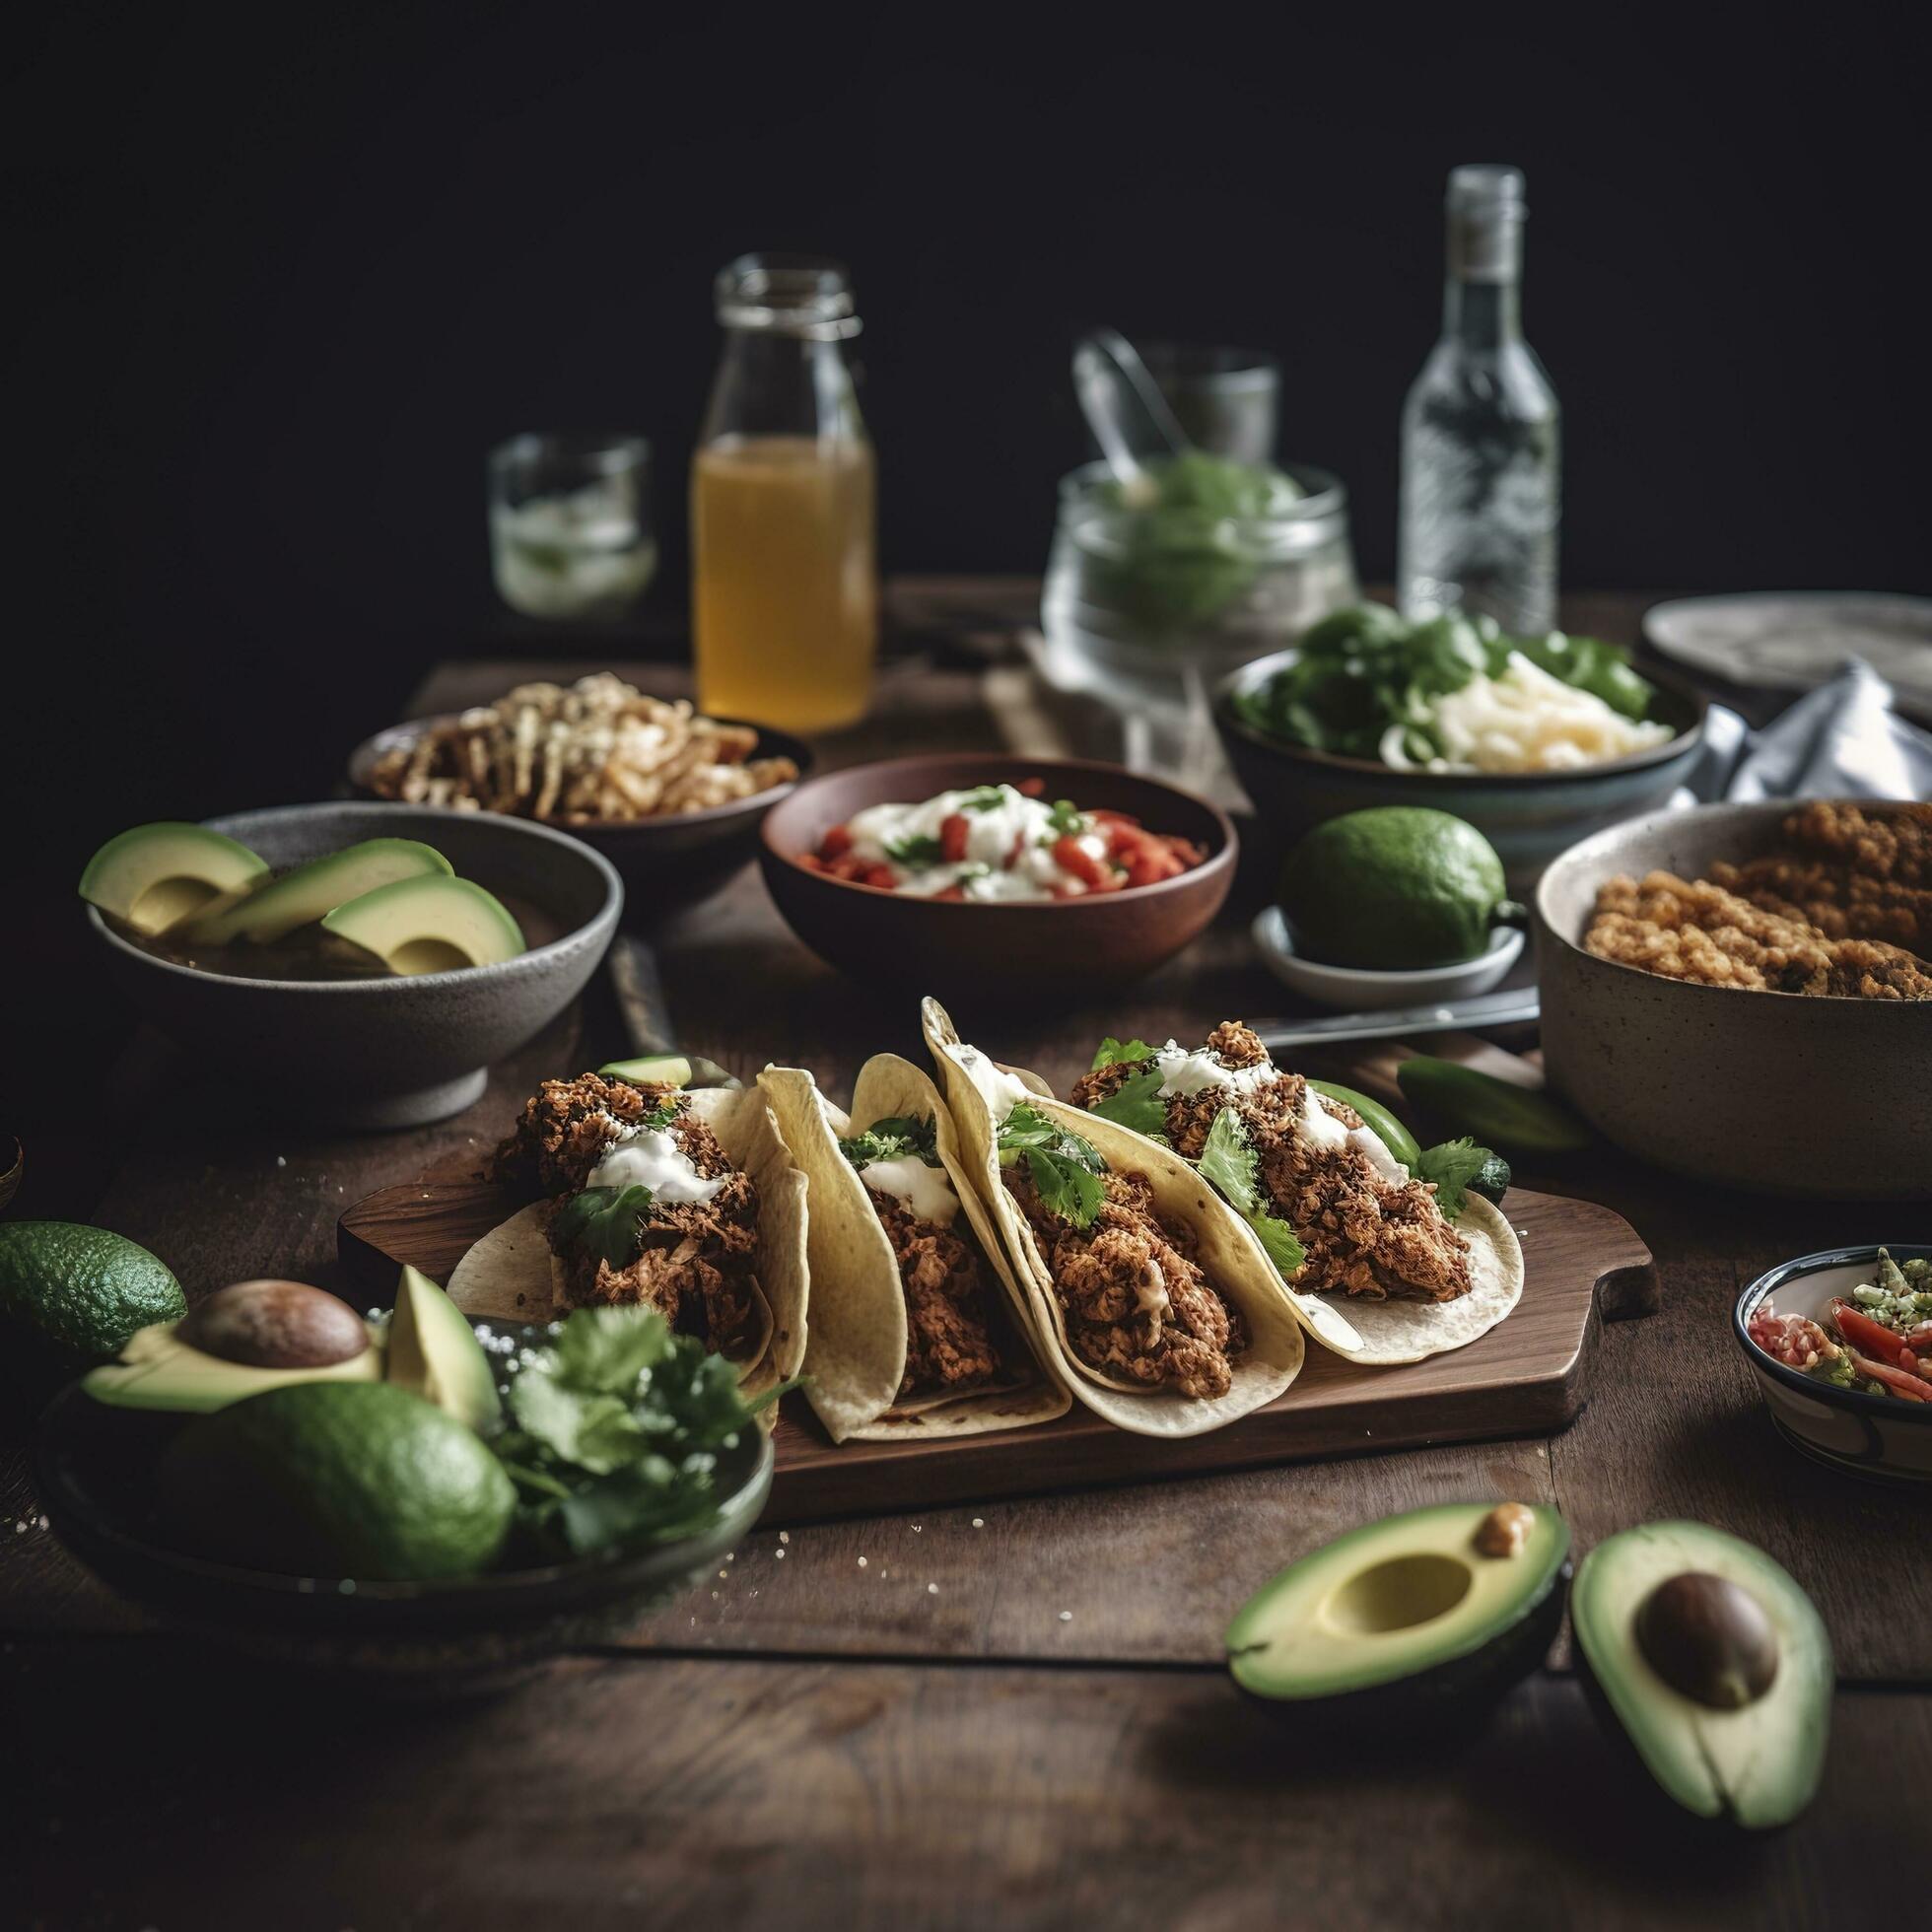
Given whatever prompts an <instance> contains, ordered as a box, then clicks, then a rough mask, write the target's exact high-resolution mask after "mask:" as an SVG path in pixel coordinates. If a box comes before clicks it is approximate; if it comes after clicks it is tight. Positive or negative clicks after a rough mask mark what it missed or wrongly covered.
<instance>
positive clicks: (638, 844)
mask: <svg viewBox="0 0 1932 1932" xmlns="http://www.w3.org/2000/svg"><path fill="white" fill-rule="evenodd" d="M454 722H455V720H454V715H453V714H449V715H446V716H444V717H441V718H419V719H416V720H414V721H412V722H411V723H409V724H392V725H390V726H389V728H388V729H387V730H386V731H378V732H377V733H376V735H375V736H374V737H373V738H365V739H364V740H363V742H362V743H361V744H359V745H357V747H356V748H355V750H354V751H353V752H351V753H350V755H349V784H350V786H351V787H352V788H353V789H354V791H355V792H356V793H357V795H358V796H359V797H364V798H371V797H374V796H375V794H374V793H372V792H371V791H370V789H369V777H370V773H371V772H373V771H374V770H375V768H376V761H377V760H378V759H379V758H380V757H381V756H382V755H383V754H384V753H385V752H389V751H393V750H394V749H395V748H396V747H397V746H399V745H401V746H407V745H411V744H414V743H415V741H416V740H417V739H418V738H419V737H421V736H422V734H423V733H424V732H425V731H427V730H430V729H432V728H433V727H435V726H436V725H439V724H453V723H454ZM719 722H720V723H721V724H737V723H740V722H741V721H739V720H737V719H729V718H727V719H721V720H720V721H719ZM749 728H750V729H752V730H754V731H756V732H757V733H758V742H757V744H755V745H754V746H753V747H752V751H751V755H752V757H754V758H789V759H791V760H792V762H793V764H794V765H796V766H797V768H798V775H799V778H800V779H803V778H806V777H808V776H809V775H810V773H811V767H812V754H811V748H810V747H809V746H808V745H806V744H804V743H802V742H801V741H800V740H799V739H797V738H794V737H790V736H788V735H787V734H786V733H785V732H784V731H775V730H773V729H772V727H771V726H770V725H768V724H753V725H750V726H749ZM795 784H796V782H795V781H793V782H791V783H787V784H785V785H775V786H773V787H772V788H771V789H770V790H769V791H766V792H755V793H752V795H751V796H750V797H749V798H733V799H732V800H731V801H730V802H729V803H728V804H723V805H712V806H709V807H707V808H706V809H705V810H704V811H688V812H679V813H676V814H675V815H674V816H672V817H669V818H644V819H636V820H624V819H595V820H592V821H590V822H589V823H587V824H583V825H571V826H567V827H563V828H561V829H563V830H566V831H568V832H569V834H570V836H571V837H572V838H574V839H582V840H583V841H584V843H585V844H586V845H587V846H588V847H589V848H590V849H591V850H592V851H593V852H597V853H601V854H602V855H603V857H604V858H605V859H607V860H609V861H610V862H611V864H613V865H614V866H615V867H616V868H617V873H618V876H619V877H620V878H622V879H623V881H624V888H625V890H626V892H628V893H629V895H630V900H629V904H630V914H631V920H632V922H633V923H634V924H638V925H644V924H648V923H649V922H651V921H652V920H654V919H657V918H661V917H662V916H663V915H664V914H666V913H673V912H677V911H679V910H680V909H681V908H683V907H685V906H690V905H695V904H696V903H697V902H698V901H699V900H700V899H704V898H707V897H709V896H710V895H711V894H712V893H714V892H716V891H717V890H718V888H719V887H720V886H722V885H724V882H725V881H726V880H727V879H729V878H730V877H731V876H732V875H733V874H734V873H735V872H736V871H737V870H738V868H739V867H740V866H741V865H744V864H745V863H747V862H749V860H750V858H751V855H752V854H753V852H755V851H756V850H757V845H758V821H759V820H760V819H761V818H763V817H764V815H765V813H766V812H767V811H768V810H769V809H770V808H771V807H772V806H773V805H774V804H776V803H778V802H779V800H780V799H782V798H786V797H789V796H790V795H791V793H792V792H793V790H794V789H795ZM380 802H381V803H383V804H385V805H386V804H389V801H388V800H386V799H384V800H381V801H380ZM389 808H390V809H392V810H396V811H405V810H413V809H414V807H412V806H404V805H390V806H389ZM473 815H474V816H478V817H483V816H496V815H497V814H493V813H492V814H486V813H477V814H473ZM511 822H512V823H513V824H527V823H529V822H530V821H528V820H526V819H513V820H512V821H511Z"/></svg>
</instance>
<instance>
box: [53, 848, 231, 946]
mask: <svg viewBox="0 0 1932 1932" xmlns="http://www.w3.org/2000/svg"><path fill="white" fill-rule="evenodd" d="M267 876H268V862H267V861H266V860H265V859H262V858H260V857H259V856H258V855H257V854H255V853H252V852H250V851H249V850H248V848H247V847H246V846H244V845H242V844H241V843H240V842H239V841H237V840H235V839H230V838H225V837H223V835H222V834H221V833H219V832H211V831H209V829H208V828H207V827H206V826H205V825H190V824H187V823H186V822H185V821H181V820H174V819H163V820H161V821H159V822H157V823H156V824H153V825H137V826H135V827H134V828H133V829H132V830H131V831H127V832H122V833H120V834H119V835H118V836H117V837H115V838H111V839H109V840H108V841H107V843H106V844H105V845H104V846H103V847H102V848H101V850H100V851H99V852H97V853H96V854H95V855H94V857H93V858H92V859H90V860H89V861H88V862H87V869H86V870H85V871H83V872H82V874H81V897H82V898H83V899H85V900H86V901H87V902H88V903H89V905H92V906H99V907H100V908H101V910H102V911H103V912H104V913H111V914H112V915H113V916H114V918H116V919H118V920H120V921H122V922H123V923H124V924H126V925H128V926H131V927H133V929H134V930H135V931H137V932H145V933H147V934H148V935H149V936H150V937H152V936H153V935H154V934H156V933H158V932H167V931H171V930H172V929H173V928H174V927H176V926H178V925H180V924H181V922H182V921H183V920H186V919H190V918H193V917H195V916H196V915H198V914H201V913H204V912H206V911H207V910H208V908H209V907H210V906H211V905H212V904H214V903H215V902H217V901H222V902H228V901H231V900H233V899H234V898H235V897H236V895H242V896H246V894H247V892H248V890H249V889H250V888H251V887H253V886H255V885H258V884H260V882H261V881H262V880H263V879H265V878H266V877H267Z"/></svg>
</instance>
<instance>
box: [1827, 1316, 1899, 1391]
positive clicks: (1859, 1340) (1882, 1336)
mask: <svg viewBox="0 0 1932 1932" xmlns="http://www.w3.org/2000/svg"><path fill="white" fill-rule="evenodd" d="M1831 1320H1832V1321H1833V1322H1834V1323H1835V1324H1836V1325H1837V1330H1838V1333H1839V1334H1840V1335H1841V1336H1843V1337H1844V1339H1845V1340H1846V1341H1847V1342H1848V1343H1850V1344H1851V1345H1852V1346H1853V1347H1854V1348H1862V1349H1864V1351H1865V1352H1866V1353H1867V1354H1868V1355H1876V1356H1878V1358H1879V1360H1880V1361H1884V1362H1897V1365H1898V1366H1899V1367H1900V1368H1902V1369H1904V1370H1905V1372H1906V1373H1907V1374H1911V1373H1913V1372H1914V1371H1915V1370H1916V1368H1917V1366H1918V1358H1917V1356H1915V1355H1914V1354H1913V1353H1912V1351H1911V1350H1910V1349H1909V1348H1908V1347H1906V1345H1905V1338H1904V1337H1903V1336H1902V1335H1895V1334H1894V1333H1893V1332H1892V1330H1891V1329H1889V1328H1887V1327H1886V1326H1885V1325H1884V1324H1883V1323H1882V1322H1875V1321H1873V1320H1872V1318H1871V1317H1870V1316H1869V1315H1866V1314H1862V1313H1861V1312H1860V1311H1859V1310H1858V1309H1856V1308H1854V1307H1853V1306H1852V1305H1851V1303H1850V1302H1848V1301H1834V1302H1833V1303H1832V1304H1831Z"/></svg>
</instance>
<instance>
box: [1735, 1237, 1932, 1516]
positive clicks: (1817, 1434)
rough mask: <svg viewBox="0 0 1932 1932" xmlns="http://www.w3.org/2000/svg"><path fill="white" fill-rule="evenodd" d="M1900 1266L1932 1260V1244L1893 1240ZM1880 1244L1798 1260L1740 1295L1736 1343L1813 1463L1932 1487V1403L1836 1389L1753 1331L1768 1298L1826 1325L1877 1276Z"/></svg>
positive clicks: (1774, 1415) (1776, 1416)
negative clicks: (1765, 1345)
mask: <svg viewBox="0 0 1932 1932" xmlns="http://www.w3.org/2000/svg"><path fill="white" fill-rule="evenodd" d="M1884 1245H1885V1248H1886V1251H1887V1252H1888V1253H1889V1254H1890V1255H1891V1256H1892V1258H1893V1260H1895V1261H1907V1260H1915V1259H1921V1258H1923V1257H1925V1256H1932V1244H1927V1243H1924V1242H1912V1241H1888V1242H1886V1243H1885V1244H1884ZM1878 1258H1879V1250H1878V1244H1876V1243H1874V1244H1873V1245H1872V1246H1870V1247H1863V1248H1831V1249H1828V1250H1826V1251H1825V1252H1824V1253H1822V1254H1816V1255H1800V1256H1799V1257H1798V1259H1797V1260H1796V1261H1787V1262H1783V1263H1780V1264H1779V1266H1777V1267H1776V1268H1773V1269H1772V1270H1771V1271H1770V1272H1769V1273H1768V1274H1765V1275H1760V1276H1759V1277H1758V1278H1757V1280H1755V1281H1754V1282H1752V1284H1751V1285H1750V1286H1749V1287H1748V1288H1746V1289H1745V1291H1744V1292H1743V1293H1742V1294H1741V1295H1739V1296H1738V1302H1737V1307H1736V1308H1735V1309H1734V1310H1733V1311H1732V1315H1731V1327H1732V1330H1733V1332H1734V1333H1735V1334H1736V1336H1737V1338H1738V1346H1739V1347H1741V1348H1742V1349H1743V1350H1744V1352H1745V1358H1746V1359H1747V1360H1748V1361H1749V1362H1750V1363H1751V1366H1752V1368H1753V1370H1754V1371H1755V1372H1756V1374H1757V1376H1758V1384H1759V1391H1760V1393H1761V1394H1762V1395H1763V1398H1764V1406H1765V1408H1766V1409H1768V1410H1769V1411H1770V1413H1771V1422H1772V1424H1773V1426H1774V1427H1775V1428H1776V1429H1777V1432H1778V1433H1779V1434H1780V1435H1781V1436H1783V1437H1784V1439H1785V1440H1786V1441H1787V1442H1789V1443H1790V1444H1791V1445H1792V1447H1793V1448H1795V1449H1799V1450H1802V1451H1803V1452H1804V1454H1806V1455H1807V1456H1810V1457H1811V1458H1812V1459H1813V1460H1814V1461H1816V1462H1821V1463H1828V1464H1829V1465H1830V1466H1831V1467H1832V1468H1834V1469H1842V1470H1848V1471H1850V1472H1851V1474H1853V1475H1854V1476H1876V1477H1884V1478H1887V1479H1889V1480H1891V1481H1893V1482H1898V1483H1922V1484H1925V1485H1926V1486H1928V1487H1932V1403H1917V1402H1905V1401H1901V1400H1900V1399H1899V1398H1897V1397H1896V1396H1868V1395H1866V1394H1864V1393H1863V1392H1862V1391H1860V1390H1856V1389H1834V1388H1833V1387H1832V1386H1831V1385H1830V1384H1829V1383H1828V1382H1821V1381H1818V1380H1817V1379H1816V1378H1815V1377H1813V1376H1810V1375H1801V1374H1800V1373H1799V1372H1798V1370H1796V1369H1795V1368H1787V1367H1785V1365H1784V1364H1783V1363H1782V1362H1778V1361H1773V1360H1772V1359H1771V1357H1770V1356H1769V1355H1767V1354H1766V1353H1765V1352H1764V1351H1763V1349H1761V1348H1760V1347H1759V1345H1757V1343H1755V1342H1754V1341H1752V1339H1751V1336H1750V1334H1749V1333H1748V1331H1747V1325H1748V1324H1749V1322H1750V1320H1751V1318H1752V1316H1753V1315H1754V1314H1755V1313H1756V1312H1757V1311H1758V1308H1759V1305H1760V1304H1761V1303H1763V1302H1765V1301H1769V1302H1770V1304H1771V1306H1772V1307H1773V1308H1774V1309H1775V1310H1776V1311H1777V1312H1778V1313H1779V1314H1780V1315H1808V1316H1810V1317H1811V1319H1812V1320H1813V1321H1815V1322H1818V1323H1820V1324H1821V1325H1822V1324H1823V1323H1824V1320H1825V1310H1826V1307H1827V1305H1828V1303H1829V1302H1830V1301H1831V1300H1832V1298H1833V1297H1834V1296H1838V1295H1842V1294H1845V1293H1846V1292H1847V1291H1848V1290H1850V1289H1852V1288H1854V1287H1856V1286H1857V1285H1858V1284H1859V1283H1860V1282H1861V1281H1869V1280H1871V1279H1872V1278H1873V1277H1874V1276H1875V1275H1876V1274H1877V1272H1878Z"/></svg>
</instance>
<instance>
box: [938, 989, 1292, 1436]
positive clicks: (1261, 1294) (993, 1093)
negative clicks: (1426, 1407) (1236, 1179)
mask: <svg viewBox="0 0 1932 1932" xmlns="http://www.w3.org/2000/svg"><path fill="white" fill-rule="evenodd" d="M923 1017H924V1020H925V1026H926V1038H927V1043H928V1045H929V1046H930V1047H931V1050H932V1056H933V1059H934V1060H935V1061H936V1062H937V1064H938V1067H939V1069H940V1074H941V1077H942V1079H943V1082H944V1087H945V1097H946V1101H947V1104H948V1106H949V1107H950V1109H951V1111H952V1116H953V1120H954V1123H955V1125H956V1126H957V1128H958V1132H959V1142H960V1149H961V1153H962V1155H963V1158H964V1161H965V1163H966V1169H967V1178H968V1180H969V1183H970V1184H971V1185H972V1187H973V1188H974V1189H975V1190H976V1192H977V1193H978V1195H979V1197H980V1199H981V1202H982V1204H983V1205H984V1206H985V1207H987V1208H988V1210H989V1218H990V1219H991V1220H992V1222H993V1223H994V1225H995V1227H996V1229H997V1231H998V1236H999V1247H998V1250H997V1252H996V1253H995V1256H994V1259H995V1260H996V1262H998V1263H1000V1264H1001V1265H1002V1266H1003V1267H1004V1268H1005V1270H1006V1272H1007V1276H1008V1279H1009V1282H1010V1283H1011V1285H1012V1287H1013V1289H1014V1291H1015V1293H1017V1294H1020V1295H1021V1296H1023V1298H1024V1299H1025V1301H1026V1304H1027V1305H1028V1306H1029V1307H1030V1308H1031V1309H1032V1311H1033V1327H1034V1332H1035V1334H1036V1335H1037V1336H1038V1337H1039V1338H1040V1340H1041V1343H1042V1345H1044V1346H1046V1347H1047V1348H1049V1349H1050V1350H1051V1351H1052V1352H1053V1353H1054V1354H1055V1355H1056V1356H1057V1357H1058V1360H1059V1364H1060V1367H1061V1369H1062V1372H1063V1373H1064V1374H1065V1376H1066V1378H1067V1380H1068V1381H1069V1384H1070V1386H1071V1388H1072V1391H1073V1393H1074V1394H1075V1395H1076V1396H1077V1397H1078V1398H1079V1399H1080V1401H1081V1402H1083V1403H1085V1404H1086V1406H1087V1407H1088V1408H1089V1409H1091V1410H1092V1411H1093V1412H1094V1413H1095V1414H1099V1415H1103V1416H1105V1417H1106V1419H1107V1420H1108V1421H1110V1422H1113V1423H1115V1424H1116V1425H1117V1426H1118V1427H1120V1428H1124V1429H1132V1430H1135V1431H1137V1432H1138V1433H1139V1434H1142V1435H1174V1436H1180V1435H1198V1434H1200V1433H1201V1432H1203V1431H1204V1430H1207V1429H1211V1428H1217V1427H1219V1426H1220V1425H1221V1424H1222V1423H1223V1422H1231V1421H1233V1420H1234V1419H1235V1418H1236V1417H1237V1416H1241V1415H1245V1414H1249V1413H1250V1412H1252V1411H1254V1410H1256V1409H1259V1408H1261V1407H1262V1406H1263V1405H1264V1404H1266V1403H1269V1402H1272V1401H1273V1400H1274V1399H1275V1398H1276V1396H1278V1395H1279V1394H1281V1392H1282V1391H1283V1390H1284V1389H1286V1388H1287V1387H1288V1385H1289V1384H1290V1383H1291V1382H1292V1381H1293V1380H1294V1378H1295V1375H1296V1373H1297V1371H1298V1370H1299V1369H1300V1367H1301V1362H1302V1353H1303V1342H1302V1336H1301V1329H1300V1326H1299V1324H1298V1322H1297V1321H1296V1318H1295V1313H1294V1309H1293V1307H1292V1305H1291V1304H1290V1302H1289V1300H1288V1297H1287V1295H1286V1294H1285V1293H1284V1291H1283V1290H1282V1287H1281V1285H1280V1282H1279V1280H1278V1279H1277V1278H1276V1274H1275V1271H1274V1270H1273V1269H1272V1268H1271V1267H1270V1265H1269V1262H1268V1257H1267V1256H1266V1254H1264V1253H1263V1251H1262V1249H1261V1247H1260V1246H1259V1244H1258V1243H1257V1241H1256V1240H1255V1237H1254V1235H1253V1234H1252V1233H1251V1232H1250V1231H1249V1229H1248V1228H1247V1227H1246V1226H1245V1225H1244V1224H1243V1223H1242V1221H1241V1220H1240V1218H1239V1217H1238V1216H1237V1215H1236V1214H1234V1213H1233V1212H1232V1211H1231V1210H1230V1209H1229V1208H1228V1207H1227V1205H1226V1203H1224V1202H1223V1201H1221V1200H1220V1199H1219V1197H1218V1196H1216V1195H1215V1194H1214V1192H1213V1191H1212V1190H1211V1189H1210V1188H1208V1187H1207V1185H1206V1184H1205V1183H1204V1182H1203V1181H1202V1179H1201V1177H1200V1176H1199V1175H1198V1174H1196V1173H1195V1171H1194V1170H1193V1169H1192V1168H1191V1167H1190V1166H1189V1165H1188V1164H1187V1162H1186V1161H1184V1160H1182V1159H1181V1158H1180V1157H1179V1156H1178V1155H1176V1154H1174V1153H1171V1152H1169V1151H1168V1150H1167V1149H1166V1148H1163V1147H1159V1146H1156V1145H1153V1144H1152V1143H1150V1142H1149V1141H1147V1140H1145V1139H1143V1138H1141V1137H1139V1136H1138V1135H1135V1134H1130V1133H1128V1132H1127V1131H1126V1130H1125V1129H1122V1128H1117V1127H1115V1126H1113V1125H1112V1124H1111V1123H1109V1122H1106V1121H1090V1120H1087V1119H1086V1118H1085V1117H1084V1116H1083V1115H1082V1114H1081V1113H1080V1112H1079V1110H1078V1109H1077V1108H1073V1107H1069V1106H1067V1105H1066V1104H1064V1103H1063V1102H1061V1101H1058V1100H1055V1099H1053V1098H1052V1097H1051V1095H1050V1094H1048V1093H1046V1092H1045V1091H1044V1090H1043V1089H1042V1088H1041V1087H1040V1085H1039V1083H1038V1082H1037V1081H1023V1080H1021V1079H1019V1078H1016V1077H1015V1076H1014V1075H1013V1074H1012V1073H1011V1072H1010V1071H1008V1070H1007V1069H1004V1068H1001V1067H999V1066H997V1065H996V1064H995V1063H994V1062H993V1061H991V1060H989V1059H988V1058H987V1057H986V1055H984V1054H983V1053H981V1052H979V1051H978V1049H976V1048H973V1047H969V1046H966V1045H965V1044H963V1043H962V1042H961V1040H960V1038H959V1036H958V1034H957V1032H956V1031H955V1030H954V1028H953V1024H952V1021H951V1020H950V1019H949V1018H948V1017H947V1015H946V1013H945V1010H944V1008H943V1007H941V1006H940V1005H939V1004H938V1002H937V1001H936V1000H927V1001H926V1002H925V1004H924V1007H923Z"/></svg>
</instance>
